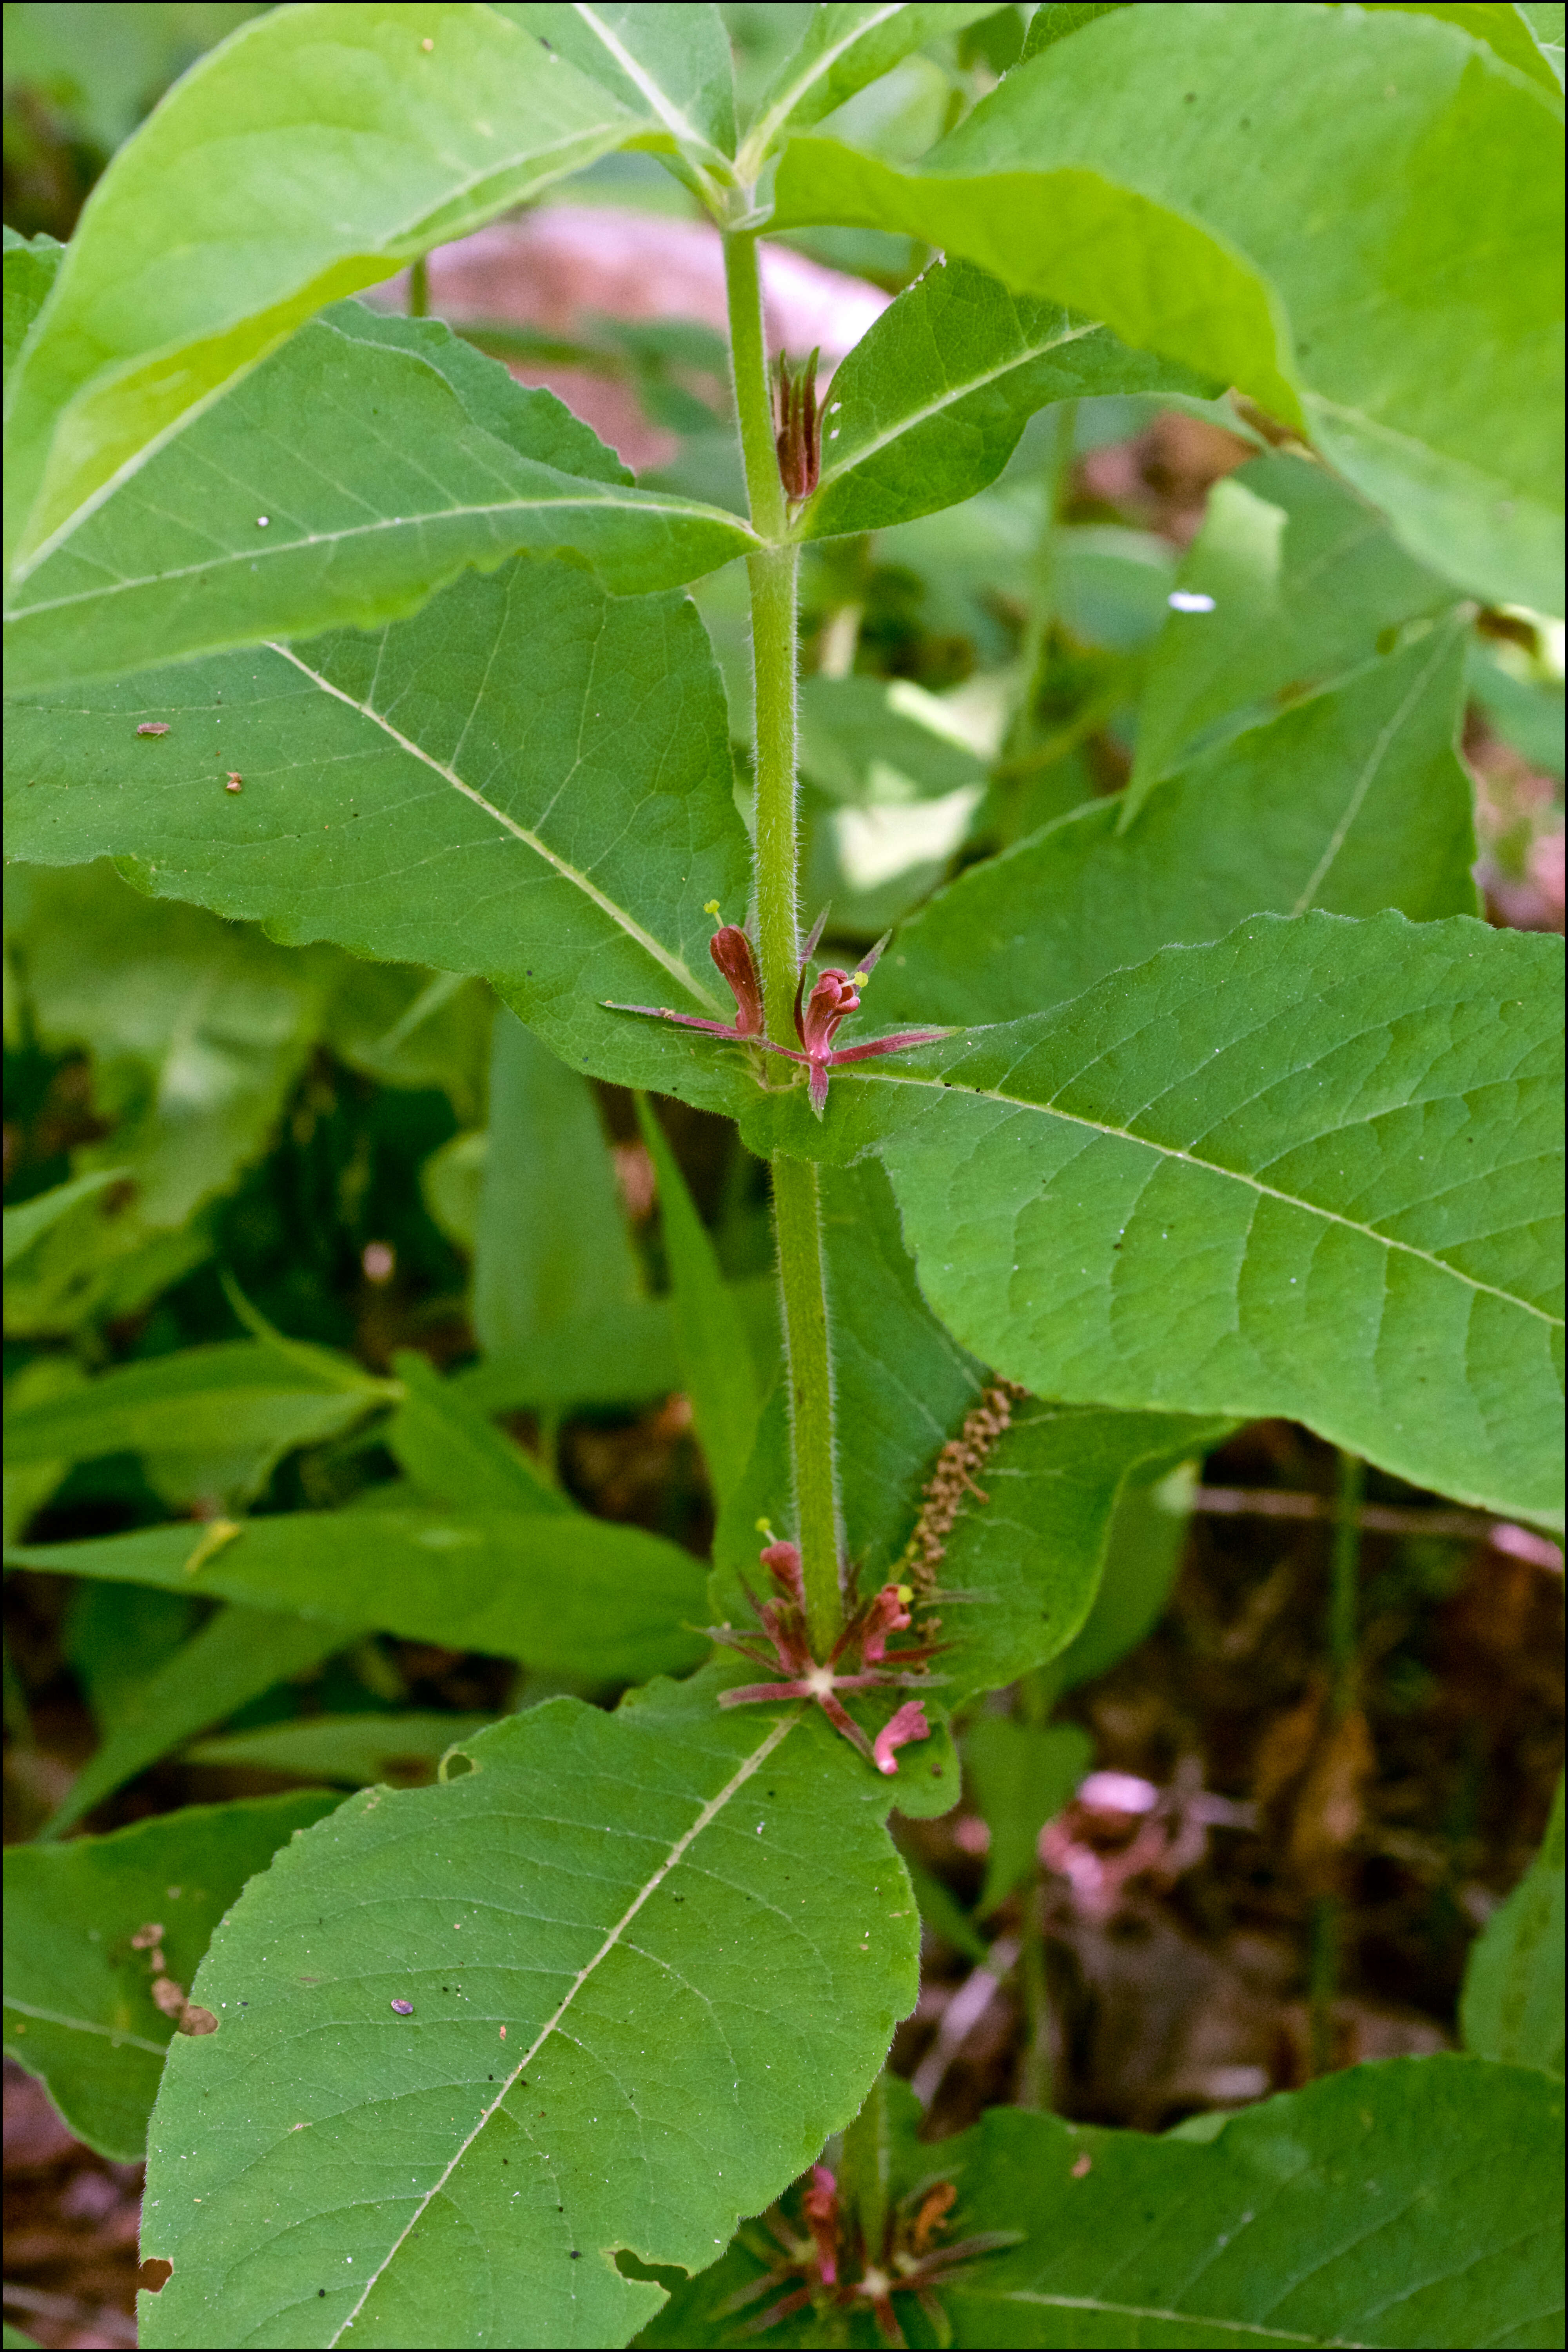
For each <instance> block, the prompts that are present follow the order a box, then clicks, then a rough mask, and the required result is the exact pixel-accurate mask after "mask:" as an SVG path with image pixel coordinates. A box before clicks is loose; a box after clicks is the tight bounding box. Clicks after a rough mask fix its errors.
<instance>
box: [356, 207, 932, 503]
mask: <svg viewBox="0 0 1568 2352" xmlns="http://www.w3.org/2000/svg"><path fill="white" fill-rule="evenodd" d="M761 259H762V273H763V312H764V317H765V320H766V326H767V336H768V345H769V349H770V350H773V351H776V350H778V349H780V348H781V347H782V348H783V349H784V350H786V351H790V352H808V351H810V350H811V349H812V347H813V345H820V346H821V350H822V357H823V362H824V363H825V368H831V367H832V366H833V365H834V364H835V363H836V362H837V361H839V360H841V359H842V358H843V356H844V354H845V352H847V351H849V350H850V349H851V348H852V347H853V346H854V345H855V344H856V343H858V341H859V340H860V338H861V336H862V335H863V334H864V333H865V332H866V331H867V329H868V327H869V326H870V325H871V323H872V321H873V320H875V319H878V318H879V317H880V316H881V314H882V312H883V311H884V310H886V309H887V307H888V304H889V301H890V300H891V299H892V297H891V296H890V295H889V294H885V293H883V292H882V290H881V289H880V288H879V287H876V286H868V284H867V283H866V281H865V280H864V279H863V278H849V277H847V276H846V275H845V274H844V273H843V272H842V271H841V270H837V269H826V268H823V267H822V265H821V263H820V262H816V261H808V260H807V259H806V258H805V256H804V255H803V254H798V253H792V252H790V251H789V249H788V248H787V247H784V246H781V245H768V244H764V245H763V247H762V248H761ZM429 281H430V307H431V309H432V310H434V311H436V312H437V313H438V314H439V315H441V316H442V317H445V318H449V319H454V320H471V319H492V320H507V321H509V322H510V323H511V324H513V325H517V326H529V327H535V328H538V329H540V330H541V331H542V332H544V333H546V334H552V335H560V336H563V337H566V336H570V335H572V334H574V332H575V331H577V330H578V329H579V327H580V326H581V324H582V321H583V320H584V316H585V315H586V314H588V313H590V312H593V311H603V312H605V313H606V314H607V315H608V316H610V317H611V318H616V319H694V320H697V321H698V322H699V323H700V324H701V325H703V326H707V327H713V328H715V329H718V330H719V331H722V330H723V327H724V323H725V306H724V260H723V253H722V249H721V246H720V241H719V232H718V230H717V229H715V228H710V227H709V226H708V225H707V224H706V222H702V221H684V220H669V219H665V218H661V217H658V216H656V215H650V214H647V213H631V212H617V211H615V210H614V209H613V208H611V207H609V206H607V205H606V206H600V205H550V206H548V207H547V208H546V209H544V210H542V211H540V212H536V213H531V214H530V215H528V217H527V218H526V219H524V220H521V221H497V222H494V223H493V224H492V225H491V226H489V228H483V229H480V230H479V231H478V232H477V234H476V235H474V236H469V237H465V238H463V239H462V241H461V242H460V243H459V244H458V245H443V246H438V247H437V248H436V250H435V252H433V253H432V254H431V255H430V257H429ZM407 292H408V287H407V279H406V277H398V278H392V279H390V280H388V281H387V282H386V283H385V284H384V285H382V286H380V287H377V288H375V289H373V291H372V292H371V294H370V296H369V298H368V299H371V300H372V301H374V302H376V303H378V304H379V305H380V306H381V307H383V308H385V309H396V310H401V309H402V308H403V307H404V305H405V302H406V300H407ZM511 373H512V374H513V375H514V376H515V377H516V378H517V380H518V382H519V383H528V384H547V385H548V386H549V388H550V390H551V391H552V392H553V393H555V394H557V395H558V397H559V398H560V399H562V400H563V401H564V402H565V403H566V405H567V406H568V408H570V409H571V410H572V411H573V413H574V415H577V416H580V417H581V418H582V420H583V422H584V424H585V425H592V426H593V428H594V430H595V433H597V434H598V436H599V437H600V439H601V440H604V441H607V442H608V443H609V444H610V446H611V447H612V448H614V449H616V451H618V453H619V455H620V457H621V458H622V461H623V462H624V463H625V464H626V465H628V466H630V467H631V468H632V470H633V471H634V473H646V472H648V471H651V470H652V469H654V468H656V467H659V466H664V465H668V463H669V461H670V459H671V458H672V457H674V456H675V454H676V450H677V448H678V446H679V443H678V442H677V440H676V437H675V436H674V435H673V434H672V433H668V432H666V431H664V430H663V428H662V427H660V426H658V425H650V424H649V423H648V422H647V418H646V417H645V416H644V415H643V413H642V410H641V408H640V406H639V405H638V403H637V394H636V393H635V392H634V391H633V390H632V389H631V387H630V386H629V385H627V384H624V383H616V382H614V381H613V380H611V379H609V378H607V377H605V376H600V375H594V374H591V373H589V372H588V371H587V370H585V369H579V368H552V367H543V366H537V365H530V364H527V363H524V362H513V363H512V367H511Z"/></svg>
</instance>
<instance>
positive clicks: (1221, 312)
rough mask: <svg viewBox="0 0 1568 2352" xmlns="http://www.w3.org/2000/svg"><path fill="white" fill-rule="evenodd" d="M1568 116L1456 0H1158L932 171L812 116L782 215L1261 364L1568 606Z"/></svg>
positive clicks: (1474, 576) (1044, 74) (1405, 512)
mask: <svg viewBox="0 0 1568 2352" xmlns="http://www.w3.org/2000/svg"><path fill="white" fill-rule="evenodd" d="M1560 119H1561V117H1560V110H1559V109H1558V108H1557V107H1555V106H1554V105H1553V102H1552V100H1551V98H1550V97H1549V96H1548V95H1547V93H1546V92H1545V91H1544V90H1543V89H1540V88H1538V87H1537V86H1535V85H1533V84H1532V83H1530V82H1528V81H1526V80H1525V79H1522V78H1521V76H1520V75H1518V74H1516V73H1515V72H1514V71H1513V70H1512V68H1510V67H1509V66H1507V65H1505V64H1503V63H1502V62H1501V60H1500V58H1498V56H1497V55H1496V53H1495V52H1494V51H1493V50H1492V49H1490V48H1489V47H1483V46H1480V45H1479V44H1477V43H1476V42H1473V41H1471V40H1469V39H1468V37H1466V36H1465V35H1464V34H1463V33H1462V32H1461V31H1459V30H1458V29H1457V28H1456V27H1455V26H1451V25H1447V24H1442V23H1439V22H1438V21H1437V20H1436V18H1434V17H1432V16H1416V15H1406V14H1405V13H1403V12H1394V11H1392V10H1386V9H1382V8H1368V9H1359V10H1348V9H1320V8H1304V7H1298V6H1292V5H1263V0H1245V5H1244V0H1221V4H1220V5H1214V6H1212V7H1206V8H1205V10H1204V11H1203V14H1202V15H1201V16H1194V12H1193V10H1192V9H1191V8H1190V7H1187V6H1179V5H1158V0H1155V5H1145V6H1142V7H1138V8H1120V9H1117V10H1116V11H1115V12H1114V13H1112V14H1111V15H1109V16H1103V17H1101V18H1100V20H1099V21H1097V22H1095V23H1093V24H1090V25H1088V26H1085V27H1084V29H1083V30H1081V31H1079V32H1077V33H1075V34H1074V36H1073V37H1072V38H1071V39H1070V40H1068V41H1064V42H1061V43H1060V44H1058V45H1057V46H1055V47H1051V48H1049V49H1047V51H1046V52H1045V53H1044V54H1043V55H1040V56H1037V57H1036V58H1033V59H1031V60H1030V61H1029V62H1028V63H1027V64H1025V65H1021V66H1019V67H1017V68H1015V70H1014V71H1013V72H1012V73H1010V74H1009V75H1008V76H1007V77H1006V79H1005V81H1004V82H1003V83H1002V85H1001V87H1000V88H999V89H996V90H995V91H994V92H993V93H992V95H991V96H990V97H989V98H987V99H985V100H983V101H982V103H981V104H980V105H979V106H978V107H977V108H976V109H975V110H974V112H973V114H972V115H971V116H970V117H969V119H968V121H966V122H964V123H963V124H962V125H961V126H960V128H959V129H958V130H957V131H954V132H953V133H952V136H951V137H950V138H948V139H947V140H945V141H943V142H942V144H941V145H940V146H939V147H937V148H935V149H933V150H932V151H931V153H930V154H929V155H927V156H926V157H925V158H924V159H923V160H922V163H921V166H920V168H919V169H911V170H905V171H899V170H895V169H894V168H892V167H891V166H890V165H888V164H885V163H880V162H879V161H877V160H875V159H873V158H871V157H868V156H862V155H857V154H855V153H853V152H851V151H850V150H848V149H847V148H844V147H840V146H837V145H835V144H834V143H833V142H831V141H827V140H822V139H807V140H797V141H795V142H792V143H791V145H790V146H789V147H788V149H787V150H786V151H785V153H784V157H783V159H782V162H781V163H780V167H779V175H778V188H777V213H776V215H775V219H776V223H777V225H778V226H790V225H794V224H798V223H805V222H808V221H819V220H831V221H841V222H853V223H857V224H864V225H866V226H873V227H886V228H897V229H903V230H906V231H908V232H910V233H912V234H914V235H916V236H924V237H926V238H928V239H929V241H930V242H931V244H933V245H936V246H939V247H942V249H943V250H944V251H946V252H949V253H959V254H963V256H964V257H966V258H968V259H969V260H972V261H974V262H977V263H979V264H980V265H981V267H982V268H985V269H988V270H990V271H991V272H992V273H993V274H994V275H995V276H996V277H998V278H1002V279H1003V280H1004V281H1005V283H1006V284H1008V285H1010V286H1013V287H1015V288H1016V289H1018V290H1019V291H1020V292H1023V293H1029V294H1036V295H1046V296H1050V297H1052V298H1054V299H1057V300H1058V301H1061V302H1066V303H1068V304H1070V305H1071V306H1072V307H1073V308H1074V309H1075V310H1081V311H1085V312H1087V313H1088V314H1089V316H1091V317H1095V318H1100V319H1103V320H1105V321H1106V322H1107V324H1108V325H1109V326H1110V328H1112V329H1113V330H1114V331H1115V332H1116V333H1118V334H1119V335H1120V336H1121V338H1122V340H1123V341H1126V342H1129V343H1131V344H1134V345H1136V346H1137V347H1139V348H1140V349H1145V350H1149V351H1153V352H1162V353H1163V355H1164V356H1165V357H1167V358H1169V359H1174V360H1178V361H1181V362H1184V363H1185V364H1186V365H1188V366H1190V367H1194V368H1196V369H1198V370H1199V371H1200V372H1202V373H1207V374H1212V375H1214V376H1216V377H1218V378H1219V379H1220V380H1221V381H1223V382H1226V383H1234V384H1237V385H1238V386H1239V387H1240V389H1241V390H1242V391H1243V392H1245V393H1247V394H1250V395H1251V396H1252V397H1253V398H1254V399H1255V400H1258V401H1259V402H1261V404H1263V406H1264V407H1265V408H1268V409H1269V410H1271V411H1273V412H1274V413H1275V414H1276V415H1279V416H1280V417H1282V418H1284V419H1285V420H1286V421H1288V422H1298V421H1302V420H1305V421H1306V422H1307V423H1309V424H1310V430H1311V432H1312V435H1313V437H1314V439H1315V440H1316V441H1317V443H1318V445H1319V446H1320V447H1321V449H1322V450H1323V451H1324V453H1325V455H1327V456H1328V457H1330V458H1331V460H1332V462H1333V463H1334V464H1335V465H1336V466H1337V467H1339V468H1340V470H1341V471H1342V473H1344V474H1345V475H1347V476H1348V477H1349V478H1350V479H1351V480H1352V481H1353V482H1354V483H1355V484H1356V485H1357V487H1358V488H1361V489H1362V490H1363V492H1364V493H1365V494H1366V495H1367V496H1368V497H1369V498H1370V499H1373V501H1374V503H1376V504H1377V505H1379V506H1381V507H1383V508H1384V509H1385V511H1387V512H1388V513H1389V514H1390V516H1391V517H1392V518H1393V520H1394V524H1395V527H1396V529H1397V530H1398V531H1399V533H1400V536H1401V537H1402V538H1403V539H1404V541H1405V544H1406V545H1407V546H1408V547H1409V548H1411V549H1412V550H1413V551H1414V552H1415V554H1417V555H1418V556H1419V557H1420V558H1421V559H1422V560H1423V561H1424V562H1427V563H1429V564H1431V565H1432V567H1433V568H1434V569H1435V570H1436V571H1438V572H1442V573H1443V574H1445V576H1447V577H1448V578H1451V579H1455V580H1457V581H1458V582H1459V583H1460V584H1461V585H1462V586H1465V587H1467V588H1471V589H1475V590H1479V592H1480V593H1483V594H1485V595H1487V596H1489V597H1492V598H1505V599H1506V598H1515V599H1518V600H1520V601H1522V602H1524V603H1526V604H1534V605H1536V606H1538V607H1541V608H1542V609H1545V610H1549V611H1555V610H1556V609H1557V608H1558V606H1559V604H1561V601H1562V587H1561V578H1562V574H1561V546H1560V532H1561V516H1562V495H1563V494H1562V433H1561V418H1560V412H1559V404H1558V402H1557V400H1556V398H1555V397H1554V396H1553V394H1552V391H1551V390H1550V387H1552V386H1554V385H1556V384H1557V383H1560V380H1561V379H1560V373H1559V371H1560V366H1561V352H1560V344H1559V337H1558V327H1557V319H1558V300H1559V296H1558V283H1559V277H1560V268H1561V236H1562V226H1561V225H1562V203H1561V181H1560V174H1561V171H1562V160H1563V159H1562V142H1561V135H1560V129H1559V124H1560ZM1305 223H1310V225H1311V226H1310V234H1309V233H1305V232H1304V226H1303V225H1304V224H1305ZM1500 253H1506V255H1507V257H1508V261H1507V267H1506V268H1502V267H1500V266H1499V262H1498V256H1499V254H1500Z"/></svg>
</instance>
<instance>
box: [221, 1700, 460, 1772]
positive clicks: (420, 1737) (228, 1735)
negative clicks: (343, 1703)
mask: <svg viewBox="0 0 1568 2352" xmlns="http://www.w3.org/2000/svg"><path fill="white" fill-rule="evenodd" d="M493 1721H494V1717H493V1716H489V1715H418V1714H409V1715H313V1716H307V1717H298V1718H296V1720H295V1721H293V1722H292V1723H264V1724H258V1726H257V1727H256V1728H255V1729H254V1730H252V1731H225V1732H220V1733H219V1735H218V1736H217V1738H215V1739H197V1740H195V1741H193V1742H192V1744H191V1746H190V1747H189V1748H186V1750H185V1752H184V1762H185V1763H187V1764H207V1765H217V1766H220V1767H222V1768H224V1769H229V1768H232V1767H233V1766H235V1765H239V1766H240V1767H242V1768H245V1767H249V1768H250V1769H253V1770H256V1771H260V1772H292V1773H295V1774H297V1775H298V1776H299V1777H300V1778H301V1779H304V1780H339V1781H343V1782H346V1783H347V1785H348V1786H349V1787H350V1788H356V1789H363V1788H367V1787H369V1786H370V1785H371V1784H372V1783H373V1782H374V1781H377V1780H390V1781H392V1782H393V1783H394V1784H395V1786H397V1787H400V1788H401V1787H405V1786H406V1785H407V1784H408V1783H409V1781H410V1780H434V1779H435V1777H436V1766H437V1762H438V1761H439V1759H441V1758H442V1757H443V1756H444V1755H445V1754H446V1753H447V1749H448V1748H453V1747H456V1746H457V1745H458V1743H459V1742H460V1741H462V1740H465V1739H471V1738H473V1736H474V1734H475V1732H477V1731H482V1730H483V1729H484V1727H485V1725H486V1724H487V1723H490V1722H493Z"/></svg>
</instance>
